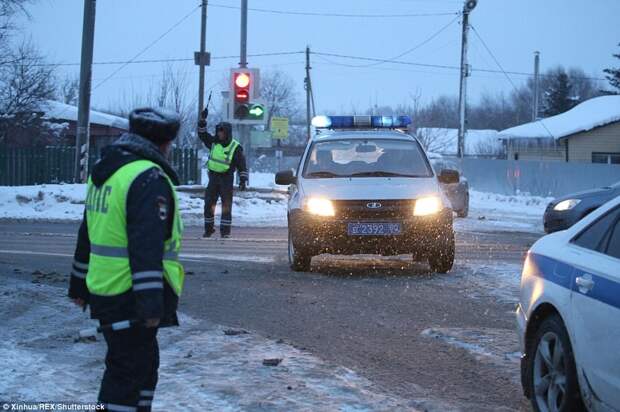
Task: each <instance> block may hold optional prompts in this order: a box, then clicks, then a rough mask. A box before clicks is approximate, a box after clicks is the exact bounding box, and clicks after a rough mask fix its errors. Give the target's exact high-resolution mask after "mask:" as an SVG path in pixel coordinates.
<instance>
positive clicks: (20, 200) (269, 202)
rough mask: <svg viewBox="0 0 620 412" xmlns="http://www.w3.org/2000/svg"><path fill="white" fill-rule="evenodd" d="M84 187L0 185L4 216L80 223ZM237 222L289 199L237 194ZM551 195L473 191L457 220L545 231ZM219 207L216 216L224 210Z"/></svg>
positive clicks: (188, 198)
mask: <svg viewBox="0 0 620 412" xmlns="http://www.w3.org/2000/svg"><path fill="white" fill-rule="evenodd" d="M250 182H251V183H252V184H251V187H254V188H260V189H282V187H281V186H277V185H276V184H275V183H274V175H273V174H271V173H252V174H251V176H250ZM85 195H86V186H85V185H79V184H78V185H74V184H64V185H63V184H60V185H39V186H15V187H8V186H3V187H0V219H2V218H4V219H25V220H48V221H54V220H56V221H58V220H67V221H76V220H80V219H81V218H82V213H83V211H84V198H85ZM179 199H180V204H181V213H182V215H183V219H184V221H185V222H186V224H190V225H201V224H202V221H203V208H204V202H203V200H202V195H201V194H199V193H197V194H190V193H185V192H183V193H179ZM233 201H234V206H233V224H234V225H236V226H280V227H285V226H286V202H287V197H286V195H285V194H283V193H257V192H240V193H238V194H237V195H235V197H234V200H233ZM550 201H551V199H550V198H544V197H537V196H527V195H518V196H506V195H499V194H494V193H484V192H477V191H475V190H472V191H470V216H469V218H467V219H456V220H455V226H456V228H457V230H459V231H465V230H480V231H484V230H487V231H488V230H511V231H534V232H542V215H543V213H544V210H545V207H546V205H547V204H548V203H549V202H550ZM220 210H221V209H220V205H219V204H218V206H217V209H216V215H217V216H219V214H220Z"/></svg>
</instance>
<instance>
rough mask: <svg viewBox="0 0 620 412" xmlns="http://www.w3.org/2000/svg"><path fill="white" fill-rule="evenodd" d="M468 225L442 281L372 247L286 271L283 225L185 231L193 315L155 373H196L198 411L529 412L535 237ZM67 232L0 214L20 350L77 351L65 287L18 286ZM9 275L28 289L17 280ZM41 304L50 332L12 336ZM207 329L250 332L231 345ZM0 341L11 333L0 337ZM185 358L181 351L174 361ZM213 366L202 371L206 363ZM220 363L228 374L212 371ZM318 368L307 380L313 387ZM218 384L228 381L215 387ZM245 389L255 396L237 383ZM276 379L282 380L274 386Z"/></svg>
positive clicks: (40, 281) (59, 257) (78, 318)
mask: <svg viewBox="0 0 620 412" xmlns="http://www.w3.org/2000/svg"><path fill="white" fill-rule="evenodd" d="M467 221H468V220H465V221H461V222H467ZM471 221H472V222H474V223H475V224H476V225H475V226H473V225H472V226H467V225H463V226H462V227H460V228H458V231H457V264H456V267H455V269H454V271H453V272H452V273H450V274H448V275H432V274H429V273H428V268H427V266H426V265H420V264H414V263H412V262H410V261H409V260H408V259H407V258H406V257H394V258H377V257H371V256H369V257H364V258H361V259H360V258H358V259H351V258H346V257H319V258H318V259H315V262H314V266H313V272H312V273H306V274H298V273H293V272H291V271H290V270H289V269H288V267H287V265H286V263H285V256H286V253H285V252H286V242H285V239H286V230H285V229H284V228H277V227H273V228H268V227H263V228H236V229H235V231H234V233H233V239H230V240H227V241H221V240H218V239H213V240H207V241H204V240H200V239H199V238H198V237H199V234H200V232H199V231H198V228H190V229H189V230H188V233H187V236H186V238H185V241H184V251H183V254H182V259H183V260H184V261H185V265H186V268H187V270H188V277H187V287H186V292H185V294H184V297H183V301H182V305H181V310H182V311H183V313H184V314H185V316H186V318H191V319H196V321H194V322H186V326H185V328H186V329H178V332H177V331H169V332H168V331H166V333H164V334H163V339H164V343H162V347H166V351H165V355H164V356H165V357H166V358H167V359H168V361H167V363H165V364H164V367H163V370H162V379H169V380H174V379H175V376H176V375H177V374H180V373H181V371H183V370H185V368H189V367H192V368H193V370H196V371H197V373H198V374H200V375H201V377H202V378H201V379H203V380H201V381H200V382H199V383H197V382H194V381H192V383H191V384H189V383H188V384H186V385H185V386H187V390H189V391H198V392H199V394H200V396H201V397H200V398H198V399H200V403H201V404H202V405H205V406H207V407H206V410H209V409H217V410H219V409H223V410H226V409H230V410H238V409H241V410H244V409H246V410H247V409H253V408H254V407H256V408H258V409H260V407H259V406H257V405H258V404H254V403H252V402H255V401H259V402H265V403H264V404H263V403H261V405H264V406H265V408H266V409H276V410H330V409H331V410H333V409H340V410H381V408H382V407H383V406H384V405H387V406H389V407H387V408H384V409H392V410H394V409H408V408H416V409H428V410H436V411H443V410H468V409H469V410H480V411H496V410H522V409H524V408H526V403H525V402H524V401H523V398H522V396H521V393H520V389H519V386H518V362H517V358H516V354H515V352H516V350H517V346H516V335H515V332H514V319H513V315H512V312H513V309H514V303H515V301H516V296H517V294H516V293H517V289H518V278H519V272H520V264H521V261H522V257H523V253H524V252H525V250H526V249H527V247H528V246H529V245H530V244H531V243H532V242H533V241H535V239H536V238H537V237H538V236H539V234H537V233H526V232H515V231H514V229H513V231H503V230H497V229H496V228H495V227H494V226H493V225H490V226H488V227H484V226H480V225H481V224H483V223H485V222H484V221H477V219H471ZM476 221H477V222H476ZM75 233H76V224H74V223H73V224H50V223H21V224H10V223H0V275H1V276H4V277H8V278H10V279H11V281H10V282H9V281H8V279H7V281H3V285H4V286H3V288H2V290H1V291H0V297H2V299H4V300H3V301H2V305H1V306H2V307H4V308H10V309H5V310H6V312H5V313H3V314H2V317H1V318H0V319H2V320H0V331H4V333H5V334H6V333H9V334H10V335H11V336H13V338H12V339H18V340H19V339H21V340H22V344H18V345H17V346H15V345H12V344H9V345H8V348H9V349H10V348H11V347H18V348H19V349H20V350H21V351H22V352H20V353H21V354H22V355H23V356H25V357H26V358H28V357H32V359H39V357H40V356H43V355H45V352H46V351H47V352H48V353H49V352H50V351H52V352H53V351H56V350H58V348H61V347H64V346H68V347H69V348H71V349H70V350H77V349H76V346H75V345H74V344H73V343H72V341H70V340H68V339H66V336H65V335H67V334H69V332H70V331H73V330H75V329H78V328H79V327H80V325H81V324H82V322H84V318H85V316H84V315H83V314H81V313H79V312H73V311H71V312H69V311H64V309H63V308H64V307H65V306H64V305H65V303H64V301H63V299H62V294H63V290H62V289H56V290H58V293H57V294H56V295H54V296H55V297H51V298H50V297H48V296H47V294H45V296H44V297H43V296H41V295H40V292H39V295H35V296H29V295H28V294H29V293H32V290H31V289H29V287H32V286H33V284H32V283H31V282H33V281H34V282H37V283H35V284H34V286H35V287H39V285H41V286H40V287H41V288H46V287H48V286H51V287H55V286H56V287H61V288H64V287H66V284H65V283H66V277H65V274H66V273H68V270H69V263H70V260H71V259H70V257H71V254H72V250H73V246H74V242H75ZM13 281H19V282H21V283H22V284H23V285H26V286H23V287H17V288H16V287H14V286H13V285H14V283H11V282H13ZM15 290H18V291H19V292H15ZM41 290H46V289H41ZM14 292H15V293H14ZM6 293H8V294H6ZM37 296H38V297H37ZM7 299H9V300H8V301H7ZM11 299H13V300H17V301H18V302H21V303H20V304H11V303H10V302H11ZM30 302H38V305H34V307H33V305H31V304H30ZM15 308H17V309H15ZM41 310H43V312H45V311H47V312H45V313H49V314H52V313H53V314H57V313H60V312H63V311H64V312H66V313H65V314H64V315H63V316H65V317H63V318H62V319H64V323H63V326H62V327H59V326H57V325H55V324H53V325H54V329H55V330H56V329H59V330H58V331H56V332H54V333H53V334H52V335H50V336H43V337H39V338H40V339H36V342H37V343H36V345H34V346H33V345H31V344H30V343H29V342H30V341H31V340H32V339H31V338H28V331H24V330H23V328H21V329H20V326H19V325H23V324H24V323H20V322H19V321H20V316H30V318H35V319H39V318H42V319H45V320H46V322H50V320H49V315H48V318H43V313H42V312H41ZM28 313H29V314H28ZM26 323H28V322H26ZM65 324H66V325H69V326H66V325H65ZM219 325H227V326H229V327H234V328H241V329H245V330H248V331H250V332H251V333H250V335H243V336H241V337H235V338H239V339H238V340H231V339H230V337H225V336H222V334H221V330H222V329H223V328H224V327H223V326H219ZM7 330H10V331H12V332H6V331H7ZM13 331H21V332H23V333H22V334H21V335H20V334H19V333H18V334H15V333H13ZM185 333H187V335H185ZM62 336H65V338H62ZM63 339H64V340H63ZM280 339H282V340H281V341H280ZM0 341H6V342H13V341H11V340H10V339H5V338H4V336H0ZM278 341H279V342H284V344H282V343H280V344H277V343H276V342H278ZM203 342H208V343H209V345H208V347H202V346H201V345H202V344H203ZM205 344H206V343H205ZM97 345H98V344H97ZM97 345H87V347H88V348H90V349H88V350H86V349H85V352H83V353H82V352H80V353H79V355H80V357H79V359H82V361H83V362H85V363H87V364H89V365H99V363H98V362H99V361H98V360H99V359H100V357H101V355H102V353H101V351H102V348H101V347H100V346H97ZM211 345H212V346H211ZM218 345H221V348H222V349H221V350H222V351H223V352H224V353H225V354H226V355H227V357H226V356H224V354H223V353H220V352H218V351H219V350H220V349H217V347H218ZM2 348H3V349H2V350H1V351H2V354H1V355H0V357H2V358H6V357H7V356H8V354H10V353H11V352H10V351H9V352H7V350H8V349H7V344H5V345H3V346H2ZM77 348H79V346H78V347H77ZM93 348H97V349H93ZM192 348H199V349H197V350H194V349H192ZM274 348H276V351H275V352H273V349H274ZM40 350H43V355H42V354H41V352H37V351H40ZM190 351H193V352H192V358H191V359H189V360H188V359H186V358H183V356H186V355H187V354H188V353H189V352H190ZM270 351H271V352H270ZM69 353H71V352H69ZM268 354H273V355H275V356H278V357H280V356H281V357H284V358H285V359H288V362H287V363H285V364H283V366H282V368H281V369H279V368H280V367H278V368H276V369H274V370H271V369H268V370H264V369H262V367H257V366H256V362H257V360H258V359H259V358H261V357H264V356H267V355H268ZM220 355H221V356H222V357H220ZM54 359H56V358H54ZM57 359H58V360H57V363H55V364H54V365H53V366H54V368H57V369H59V371H60V370H63V362H65V361H66V360H67V358H66V357H65V358H63V357H59V358H57ZM218 359H219V361H217V362H215V360H218ZM175 362H177V363H178V365H177V364H176V363H175ZM192 362H196V363H192ZM212 362H215V363H214V364H213V365H212V368H215V369H212V368H209V365H210V363H212ZM218 362H220V363H218ZM190 364H191V365H190ZM175 365H177V366H175ZM217 365H219V366H217ZM216 366H217V367H216ZM225 366H228V367H229V369H228V373H229V375H226V379H224V378H223V377H222V375H218V374H221V373H223V372H222V370H221V369H218V368H222V367H225ZM259 366H260V365H259ZM175 368H176V369H175ZM175 371H176V372H175ZM319 372H320V373H319ZM58 373H60V372H58ZM63 373H65V374H66V372H63ZM315 373H319V375H314V374H315ZM265 374H266V375H265ZM9 375H10V374H9ZM10 376H12V375H10ZM59 376H65V375H62V374H61V375H59ZM15 377H18V375H15ZM15 377H14V378H13V380H10V379H4V377H3V376H0V382H13V383H12V384H11V385H13V386H10V387H8V389H7V386H5V387H4V391H8V392H9V393H16V394H19V395H20V396H22V397H23V398H24V399H26V398H28V393H27V392H15V391H16V390H17V389H16V388H17V387H20V385H21V386H23V384H21V383H22V382H24V379H25V377H24V376H21V377H18V378H17V379H16V378H15ZM317 377H320V379H319V381H320V382H323V384H322V385H320V387H318V386H316V385H312V382H317V381H316V380H313V379H315V378H317ZM66 379H68V381H67V382H71V379H74V378H71V377H67V378H66ZM184 379H189V378H188V377H187V376H184ZM227 379H228V380H232V381H233V382H234V383H233V384H231V385H228V386H227V385H224V384H222V383H221V381H222V380H224V381H226V382H228V380H227ZM239 379H240V380H239ZM96 380H97V377H95V376H93V377H91V378H90V380H88V382H85V383H84V385H86V386H84V387H83V388H81V387H80V388H81V389H80V396H79V399H92V398H89V396H94V395H92V394H93V393H94V392H96V389H95V388H96ZM190 380H191V379H190ZM58 382H59V383H58V384H57V385H56V386H54V385H52V386H45V385H44V386H45V387H43V386H41V387H39V388H40V389H38V390H40V391H43V390H44V389H45V390H46V391H47V392H42V393H45V394H49V393H50V391H51V394H50V395H49V396H52V395H53V394H54V393H57V394H58V395H59V396H60V397H62V396H64V395H66V392H63V391H65V390H67V388H72V387H74V386H73V384H65V383H64V381H62V380H59V381H58ZM4 385H8V384H6V383H4ZM201 385H204V386H201ZM248 385H249V386H248ZM251 385H255V386H256V390H254V389H252V390H249V389H248V388H249V387H251ZM283 385H284V387H285V388H286V387H288V386H290V387H291V388H294V389H291V390H288V389H286V391H284V390H283V389H282V387H283ZM173 386H174V385H173ZM28 387H30V386H28ZM2 388H3V386H2V384H0V394H5V392H4V391H3V390H2ZM33 388H35V386H33ZM179 391H180V390H179ZM179 391H177V390H175V393H176V392H179ZM198 392H197V393H198ZM248 393H253V394H254V395H252V396H248V395H247V394H248ZM61 395H62V396H61ZM196 396H198V394H196ZM0 398H1V396H0ZM257 399H258V400H257ZM175 400H178V399H176V398H175V395H174V393H169V394H162V395H161V398H160V402H162V403H161V404H160V405H168V403H167V402H173V401H175ZM302 400H303V401H302ZM317 402H318V403H317ZM317 405H321V407H317ZM395 405H396V406H395ZM190 410H191V409H190ZM203 410H204V408H203Z"/></svg>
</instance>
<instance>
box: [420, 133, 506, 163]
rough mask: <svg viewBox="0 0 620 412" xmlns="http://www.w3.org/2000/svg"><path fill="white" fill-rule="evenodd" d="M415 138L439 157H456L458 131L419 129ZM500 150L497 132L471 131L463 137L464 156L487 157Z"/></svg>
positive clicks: (500, 145)
mask: <svg viewBox="0 0 620 412" xmlns="http://www.w3.org/2000/svg"><path fill="white" fill-rule="evenodd" d="M416 136H418V138H420V139H421V140H423V141H424V143H425V144H427V145H428V150H427V153H428V151H431V152H434V153H436V154H439V155H448V156H450V155H456V154H457V149H458V140H459V138H458V136H459V131H458V129H444V128H436V127H420V128H418V129H417V131H416ZM500 150H502V144H501V142H500V140H499V137H498V132H497V130H490V129H486V130H485V129H472V130H467V134H466V136H465V154H466V155H470V156H476V155H488V154H492V153H496V152H498V151H500Z"/></svg>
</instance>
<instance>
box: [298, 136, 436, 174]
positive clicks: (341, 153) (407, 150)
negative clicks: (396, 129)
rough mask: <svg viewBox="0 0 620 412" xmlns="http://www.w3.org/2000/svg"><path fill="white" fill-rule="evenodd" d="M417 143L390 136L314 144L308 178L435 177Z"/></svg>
mask: <svg viewBox="0 0 620 412" xmlns="http://www.w3.org/2000/svg"><path fill="white" fill-rule="evenodd" d="M432 175H433V174H432V171H431V168H430V166H429V164H428V161H427V160H426V157H425V155H424V153H423V152H422V149H421V148H420V146H419V145H418V143H417V142H414V141H405V140H389V139H364V140H362V139H342V140H332V141H325V142H318V143H315V144H314V145H313V146H312V149H311V151H310V154H309V155H308V157H307V159H306V165H305V168H304V177H305V178H310V179H312V178H315V179H318V178H334V177H431V176H432Z"/></svg>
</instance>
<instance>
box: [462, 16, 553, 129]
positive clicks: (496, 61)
mask: <svg viewBox="0 0 620 412" xmlns="http://www.w3.org/2000/svg"><path fill="white" fill-rule="evenodd" d="M470 27H471V29H472V30H473V32H474V34H475V35H476V37H477V38H478V40H480V43H482V45H483V46H484V48H485V49H486V51H487V52H488V53H489V55H490V56H491V58H492V59H493V61H495V64H497V67H499V69H500V70H501V71H502V73H504V76H506V79H508V82H509V83H510V84H511V85H512V88H513V89H514V91H515V95H516V96H519V97H521V94H520V93H519V89H518V88H517V86H516V85H515V84H514V82H513V81H512V79H511V78H510V76H509V75H508V73H506V71H505V70H504V68H503V67H502V65H501V64H500V62H499V60H497V57H495V54H493V52H492V51H491V49H490V48H489V46H487V43H486V42H485V41H484V39H483V38H482V36H480V33H478V30H476V28H475V27H474V26H473V25H470ZM527 103H528V104H529V102H527ZM536 121H537V122H539V123H540V125H541V126H542V127H543V128H544V129H545V131H546V132H547V133H548V134H549V136H550V137H551V138H552V139H553V140H554V141H555V136H554V135H553V133H551V131H550V130H549V129H548V128H547V125H545V123H544V122H543V121H542V119H539V120H536Z"/></svg>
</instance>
